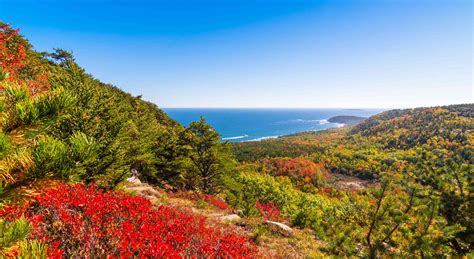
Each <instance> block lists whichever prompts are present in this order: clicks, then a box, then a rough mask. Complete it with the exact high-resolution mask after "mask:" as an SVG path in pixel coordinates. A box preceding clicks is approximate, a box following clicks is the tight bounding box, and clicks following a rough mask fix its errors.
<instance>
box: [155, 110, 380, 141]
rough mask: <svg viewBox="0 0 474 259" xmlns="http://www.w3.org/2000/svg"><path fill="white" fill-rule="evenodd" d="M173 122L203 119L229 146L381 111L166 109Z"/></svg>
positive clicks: (335, 124)
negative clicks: (346, 116)
mask: <svg viewBox="0 0 474 259" xmlns="http://www.w3.org/2000/svg"><path fill="white" fill-rule="evenodd" d="M164 111H165V112H166V113H168V115H169V116H171V117H172V118H173V119H175V120H177V121H178V122H180V123H181V124H183V125H188V124H189V123H190V122H191V121H195V120H198V119H199V117H200V116H204V118H205V119H206V121H207V122H208V123H209V124H211V125H212V126H213V127H214V128H216V130H217V131H218V132H219V133H220V134H221V136H222V140H225V141H230V142H238V141H257V140H262V139H267V138H275V137H278V136H283V135H289V134H293V133H298V132H304V131H317V130H324V129H328V128H334V127H341V126H343V125H341V124H337V123H329V122H328V121H327V119H329V118H331V117H333V116H337V115H353V116H361V117H369V116H371V115H374V114H377V113H379V112H381V111H383V110H381V109H240V108H235V109H230V108H229V109H227V108H226V109H221V108H165V109H164Z"/></svg>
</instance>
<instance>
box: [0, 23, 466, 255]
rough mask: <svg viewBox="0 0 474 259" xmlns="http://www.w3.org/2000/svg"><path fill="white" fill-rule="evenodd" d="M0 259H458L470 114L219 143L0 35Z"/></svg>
mask: <svg viewBox="0 0 474 259" xmlns="http://www.w3.org/2000/svg"><path fill="white" fill-rule="evenodd" d="M0 112H1V113H0V123H1V124H0V157H1V160H0V197H1V200H0V257H4V256H6V257H17V256H24V257H30V258H35V257H46V256H50V257H58V256H59V257H61V256H63V257H107V256H111V257H239V258H240V257H251V258H254V257H276V256H285V257H286V256H288V257H321V256H360V257H371V258H376V257H382V256H400V257H414V256H416V257H444V256H448V255H468V256H471V255H472V251H473V249H474V244H473V240H474V229H473V226H474V222H473V218H472V211H473V206H474V205H473V203H472V201H473V196H472V195H473V192H472V186H474V183H473V178H472V173H473V172H474V168H473V165H472V164H473V157H474V155H473V147H474V131H473V130H474V117H473V114H474V105H473V104H465V105H452V106H443V107H431V108H417V109H407V110H392V111H387V112H383V113H381V114H378V115H375V116H372V117H370V118H368V119H366V120H364V121H362V122H360V123H358V124H357V125H354V126H349V127H343V128H338V129H330V130H326V131H320V132H306V133H301V134H295V135H291V136H286V137H281V138H277V139H268V140H263V141H258V142H241V143H233V144H232V145H230V143H223V142H221V141H220V136H219V133H218V132H216V130H214V129H213V128H212V127H211V126H210V125H208V124H207V123H206V122H205V120H204V118H201V119H200V120H199V121H196V122H192V123H190V124H189V125H188V126H187V127H184V126H182V125H179V124H178V123H177V122H176V121H174V120H173V119H172V118H169V117H168V116H167V115H166V114H165V113H164V112H163V111H162V110H161V109H159V108H158V107H157V106H156V105H154V104H152V103H149V102H145V101H143V100H141V98H140V97H134V96H131V95H130V94H127V93H125V92H123V91H121V90H120V89H118V88H117V87H114V86H112V85H109V84H104V83H102V82H100V81H99V80H97V79H95V78H93V77H92V76H91V75H89V74H87V73H86V71H85V70H84V69H83V68H81V67H80V66H79V65H78V64H77V63H76V62H75V61H74V57H73V56H72V55H71V54H70V53H68V52H66V51H63V50H60V49H56V50H55V51H54V52H53V53H43V52H37V51H35V50H34V49H33V48H32V46H31V45H30V44H29V43H28V42H27V40H26V39H25V38H24V37H22V36H20V35H19V34H18V31H16V30H13V29H11V28H10V26H8V25H5V24H1V29H0Z"/></svg>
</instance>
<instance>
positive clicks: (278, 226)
mask: <svg viewBox="0 0 474 259" xmlns="http://www.w3.org/2000/svg"><path fill="white" fill-rule="evenodd" d="M265 224H267V225H269V226H270V227H271V228H272V229H273V230H275V231H277V232H279V233H281V234H282V235H284V236H292V235H293V229H292V228H290V227H289V226H287V225H285V224H283V223H280V222H276V221H270V220H267V221H265Z"/></svg>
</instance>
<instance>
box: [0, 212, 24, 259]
mask: <svg viewBox="0 0 474 259" xmlns="http://www.w3.org/2000/svg"><path fill="white" fill-rule="evenodd" d="M30 231H31V226H30V223H29V222H28V221H27V220H26V219H24V218H21V219H17V220H15V221H6V220H3V219H0V255H1V254H2V253H3V252H5V251H6V249H8V248H10V247H11V246H13V245H15V244H16V243H17V242H19V241H21V240H24V239H26V237H27V236H28V234H29V233H30Z"/></svg>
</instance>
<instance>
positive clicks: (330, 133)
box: [233, 104, 474, 255]
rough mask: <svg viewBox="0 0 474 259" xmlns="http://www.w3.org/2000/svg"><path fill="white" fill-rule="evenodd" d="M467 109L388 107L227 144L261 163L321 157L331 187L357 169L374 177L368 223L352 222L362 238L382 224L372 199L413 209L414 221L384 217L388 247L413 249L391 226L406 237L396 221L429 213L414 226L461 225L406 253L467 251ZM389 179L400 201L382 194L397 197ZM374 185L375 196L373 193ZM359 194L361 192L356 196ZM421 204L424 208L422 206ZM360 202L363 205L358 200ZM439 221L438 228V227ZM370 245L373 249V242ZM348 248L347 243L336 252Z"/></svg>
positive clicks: (471, 127) (472, 138)
mask: <svg viewBox="0 0 474 259" xmlns="http://www.w3.org/2000/svg"><path fill="white" fill-rule="evenodd" d="M472 111H474V105H473V104H464V105H451V106H443V107H431V108H417V109H406V110H392V111H387V112H383V113H381V114H378V115H375V116H372V117H370V118H369V119H367V120H365V121H363V122H362V123H360V124H358V125H356V126H353V127H350V128H341V129H331V130H327V131H324V132H308V133H301V134H296V135H292V136H287V137H282V138H278V139H272V140H265V141H261V142H255V143H252V142H246V143H235V144H234V148H233V149H234V153H235V154H236V157H237V159H238V160H240V161H241V162H242V163H254V164H262V163H268V162H265V161H272V160H276V161H278V160H282V159H283V160H287V161H292V160H294V159H303V158H304V159H307V160H309V161H312V162H314V163H317V164H320V165H321V166H322V168H323V169H325V170H327V171H329V172H331V173H332V176H333V177H329V179H331V182H333V186H332V187H333V188H336V189H341V184H337V183H338V181H339V182H340V180H341V179H342V186H344V185H345V186H347V184H350V185H353V183H354V181H352V182H351V181H349V182H346V181H345V180H344V177H342V178H340V177H339V176H338V175H340V174H342V175H343V176H344V175H345V176H357V177H359V178H361V179H368V180H370V181H371V182H373V183H374V184H375V185H374V186H373V187H370V186H369V188H368V189H367V190H374V191H375V193H374V196H373V200H372V202H373V203H372V205H373V206H375V208H374V211H373V212H369V214H368V215H371V214H372V213H374V214H373V217H374V218H373V219H372V220H370V218H369V219H368V222H371V221H372V223H371V224H372V225H371V224H370V223H368V222H366V223H362V222H359V223H357V224H356V226H357V227H362V229H364V228H365V230H361V231H362V233H365V234H362V236H361V237H360V238H362V237H364V236H365V237H364V238H365V240H366V241H365V243H366V245H367V242H368V241H367V240H368V239H369V236H370V235H369V234H368V233H371V231H373V229H374V226H375V225H374V224H382V223H381V221H382V218H376V217H378V216H380V217H384V215H383V213H382V214H381V215H380V214H379V212H378V210H379V209H380V207H379V206H387V207H384V208H385V209H388V207H390V206H396V207H398V208H403V209H402V210H401V211H398V212H397V213H398V215H399V216H401V215H405V214H407V215H406V216H408V214H410V211H412V210H415V211H418V212H416V213H415V212H413V213H414V214H411V216H410V217H413V219H414V220H415V222H410V221H411V220H408V221H406V220H407V219H403V220H401V221H400V222H399V223H386V224H388V225H390V224H393V225H394V226H395V227H394V228H393V229H392V230H390V232H388V233H389V234H387V235H386V236H385V238H382V240H383V242H387V244H390V247H391V248H390V249H393V250H392V252H395V248H394V247H392V246H395V247H398V249H401V250H405V251H408V250H409V249H413V248H410V246H411V245H409V246H404V245H401V244H402V243H403V242H402V241H401V240H397V238H396V237H395V236H392V235H397V234H396V232H397V231H401V232H402V233H399V235H400V236H399V237H398V238H408V240H412V238H415V236H412V237H408V236H405V234H406V233H403V231H405V230H403V231H402V229H401V226H402V225H400V224H402V223H401V222H404V223H403V224H406V226H407V227H409V226H410V225H411V224H413V225H411V226H410V227H409V228H413V229H412V230H414V229H416V226H417V224H419V223H416V222H417V221H419V222H423V219H422V218H423V217H424V216H428V218H429V220H428V219H425V222H428V225H425V226H424V230H423V231H421V232H416V233H418V234H420V233H422V234H423V235H428V234H427V233H428V232H427V231H428V230H429V229H431V230H432V231H440V233H443V231H446V230H448V229H451V228H456V227H461V226H462V227H461V229H462V230H461V229H460V230H459V232H456V231H455V232H456V233H455V234H453V235H451V237H450V238H449V237H446V236H444V237H443V238H444V239H443V238H442V237H441V236H438V237H436V239H439V240H444V241H436V242H442V243H443V242H444V244H445V245H447V247H444V248H443V245H442V244H441V243H438V245H437V248H436V249H447V250H436V249H435V248H434V247H432V245H434V243H431V245H423V248H421V247H420V248H418V249H421V250H420V251H419V252H415V251H412V253H414V254H418V255H426V251H432V252H433V253H434V254H437V253H443V252H441V251H450V250H451V249H452V250H451V252H447V253H453V252H454V253H458V254H466V253H469V252H471V251H472V249H473V242H472V238H473V237H474V232H473V228H472V226H473V223H474V222H473V221H472V220H473V218H472V215H471V213H470V211H471V210H472V206H473V203H472V190H471V189H472V188H471V187H472V186H474V183H473V178H472V173H473V172H474V167H473V158H474V155H473V150H474V149H473V148H474V145H473V144H474V118H473V117H472ZM282 157H283V158H282ZM289 157H291V158H289ZM298 157H299V158H298ZM262 161H263V162H262ZM335 176H336V177H335ZM390 185H392V187H394V188H395V189H394V190H396V191H397V192H398V191H400V192H401V193H404V195H408V197H410V199H409V200H405V201H404V202H402V201H394V200H388V201H384V199H397V197H398V195H397V194H394V193H391V194H389V195H387V193H386V192H387V188H389V187H388V186H390ZM376 186H379V187H376ZM369 192H370V191H369ZM380 192H381V193H382V196H380V195H381V194H380ZM366 195H367V194H363V195H362V196H366ZM384 195H385V196H384ZM369 196H370V195H369ZM358 197H359V198H360V196H358ZM469 197H471V198H469ZM359 198H353V199H359ZM416 199H419V200H418V201H417V202H421V203H424V204H425V205H421V204H420V203H418V204H417V203H415V202H414V201H415V200H416ZM356 203H357V202H356ZM404 203H405V204H404ZM352 206H357V205H352ZM352 206H350V207H352ZM425 209H428V211H425V212H421V211H423V210H425ZM359 210H360V211H364V209H361V208H359ZM384 213H385V212H384ZM420 213H421V214H420ZM423 213H427V214H423ZM423 215H424V216H423ZM436 216H438V217H439V218H438V219H437V223H436V224H440V225H437V226H435V225H432V224H433V218H434V217H436ZM358 217H359V218H360V217H362V216H361V215H359V216H358ZM393 217H395V218H393ZM396 217H398V216H395V215H393V216H389V217H387V220H394V219H396ZM403 217H405V216H403ZM375 220H377V221H378V222H377V221H375ZM395 221H397V220H395ZM367 224H368V225H367ZM348 225H350V224H348ZM346 226H347V225H346ZM353 226H354V225H353ZM369 226H370V227H369ZM357 227H355V226H354V229H353V230H352V231H354V232H356V230H355V229H356V228H357ZM367 227H368V228H367ZM438 227H440V228H439V229H437V228H438ZM435 229H437V230H435ZM366 231H369V232H366ZM384 231H389V230H388V229H386V230H383V231H382V233H383V232H384ZM392 231H393V232H392ZM416 231H418V230H416ZM351 233H353V232H351ZM385 233H387V232H385ZM443 235H446V234H443ZM418 238H422V239H423V240H425V241H428V240H430V241H429V242H434V240H433V238H435V237H434V236H430V237H428V236H424V237H421V236H420V237H418ZM349 239H352V240H351V241H347V240H345V241H343V242H346V241H347V242H349V243H351V242H353V241H354V237H351V238H349ZM416 240H417V241H415V240H412V241H413V242H421V239H416ZM388 241H390V242H388ZM341 242H342V240H341ZM383 242H381V243H379V245H381V244H382V243H383ZM363 243H364V242H363ZM418 244H420V243H418ZM340 245H342V243H341V244H340ZM407 245H408V244H407ZM339 248H340V247H339ZM369 248H370V246H369ZM372 249H374V247H373V246H372ZM429 249H434V250H429ZM399 252H401V251H400V250H398V252H397V253H399ZM347 253H348V250H346V251H345V252H344V253H343V254H347ZM389 253H390V252H389ZM402 254H403V253H400V254H399V255H402Z"/></svg>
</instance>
